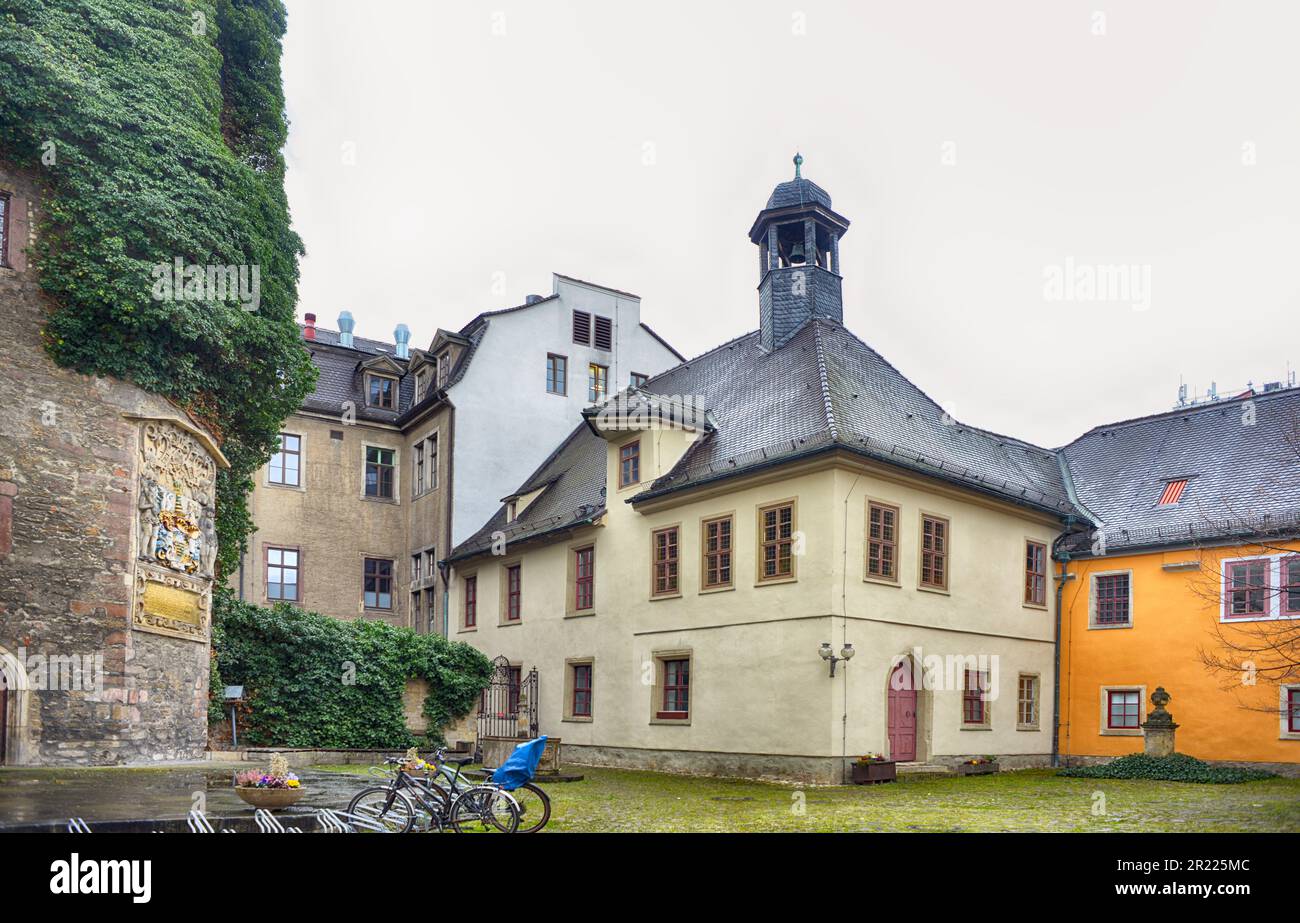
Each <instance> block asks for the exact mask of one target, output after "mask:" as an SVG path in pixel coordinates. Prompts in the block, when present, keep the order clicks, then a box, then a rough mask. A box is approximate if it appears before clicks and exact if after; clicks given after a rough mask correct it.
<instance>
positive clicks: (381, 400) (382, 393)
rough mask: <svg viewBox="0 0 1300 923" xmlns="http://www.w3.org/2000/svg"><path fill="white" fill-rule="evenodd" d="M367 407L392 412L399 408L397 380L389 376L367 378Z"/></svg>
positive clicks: (370, 376)
mask: <svg viewBox="0 0 1300 923" xmlns="http://www.w3.org/2000/svg"><path fill="white" fill-rule="evenodd" d="M366 406H367V407H378V408H379V409H380V410H392V409H393V408H394V407H396V406H397V379H396V378H390V377H388V376H387V375H374V374H370V375H367V376H366Z"/></svg>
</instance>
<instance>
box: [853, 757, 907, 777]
mask: <svg viewBox="0 0 1300 923" xmlns="http://www.w3.org/2000/svg"><path fill="white" fill-rule="evenodd" d="M852 771H853V777H852V778H853V784H854V785H874V784H875V783H877V782H895V781H897V780H898V773H897V771H896V769H895V763H894V761H893V760H887V759H885V758H884V757H883V756H882V755H881V754H879V753H864V754H863V755H862V756H860V757H858V758H857V759H856V760H854V761H853V764H852Z"/></svg>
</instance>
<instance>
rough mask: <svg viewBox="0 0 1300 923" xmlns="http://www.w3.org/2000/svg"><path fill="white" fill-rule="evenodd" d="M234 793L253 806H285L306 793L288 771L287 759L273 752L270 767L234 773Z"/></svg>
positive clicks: (294, 776)
mask: <svg viewBox="0 0 1300 923" xmlns="http://www.w3.org/2000/svg"><path fill="white" fill-rule="evenodd" d="M235 794H236V795H238V796H239V797H240V798H242V799H243V800H244V801H246V802H248V803H249V804H251V805H252V806H253V807H255V808H287V807H289V805H291V804H294V803H295V802H296V801H297V800H298V799H299V798H301V797H302V796H303V795H304V794H306V789H304V788H303V787H302V783H301V782H300V781H298V777H297V776H296V775H294V774H293V773H291V772H290V771H289V761H288V760H286V759H285V758H284V757H283V756H281V755H280V754H279V753H275V754H272V755H271V768H270V769H268V770H265V771H263V770H261V769H249V770H246V771H245V772H240V773H236V774H235Z"/></svg>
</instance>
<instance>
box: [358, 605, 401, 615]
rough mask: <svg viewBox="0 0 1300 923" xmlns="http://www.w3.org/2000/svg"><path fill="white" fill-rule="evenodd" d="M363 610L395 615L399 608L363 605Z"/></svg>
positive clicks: (376, 613) (377, 613)
mask: <svg viewBox="0 0 1300 923" xmlns="http://www.w3.org/2000/svg"><path fill="white" fill-rule="evenodd" d="M361 611H362V612H373V613H374V614H375V615H395V614H396V613H397V610H396V609H394V608H393V607H392V606H389V607H388V608H387V609H385V608H383V607H382V606H362V607H361Z"/></svg>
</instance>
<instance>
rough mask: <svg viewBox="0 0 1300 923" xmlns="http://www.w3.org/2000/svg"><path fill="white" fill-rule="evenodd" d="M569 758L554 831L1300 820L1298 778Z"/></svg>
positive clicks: (1138, 825)
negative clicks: (804, 768) (672, 766)
mask: <svg viewBox="0 0 1300 923" xmlns="http://www.w3.org/2000/svg"><path fill="white" fill-rule="evenodd" d="M315 768H316V769H317V770H322V769H324V770H330V771H338V772H347V773H357V772H364V771H365V770H364V768H362V767H357V766H336V767H325V766H317V767H315ZM570 768H571V769H572V770H574V771H576V772H581V773H583V774H584V775H585V777H586V778H585V779H584V780H583V781H581V782H567V783H552V784H549V785H547V786H546V790H547V793H548V794H549V795H550V796H551V802H552V806H553V808H552V815H551V823H550V825H549V826H548V827H547V830H548V831H553V832H606V831H609V832H722V831H740V832H761V831H770V832H794V831H846V832H904V833H906V832H952V833H956V832H988V831H1008V832H1015V831H1043V832H1141V831H1152V832H1167V831H1183V832H1238V831H1271V832H1292V833H1294V832H1300V779H1270V780H1267V781H1263V782H1248V783H1245V784H1241V785H1193V784H1187V783H1178V782H1140V781H1109V780H1097V779H1063V778H1060V777H1058V776H1056V775H1054V774H1053V773H1052V772H1051V771H1049V770H1025V771H1021V772H1003V773H999V774H997V775H989V776H974V777H969V778H960V777H956V776H945V775H915V776H905V777H903V778H902V780H901V781H899V782H896V783H892V784H885V785H870V786H867V785H862V786H859V785H847V786H822V787H800V786H795V785H775V784H770V783H765V782H746V781H740V780H733V779H700V778H691V777H686V776H674V775H667V774H664V773H656V772H632V771H627V770H615V769H589V768H586V767H570ZM1103 798H1104V803H1103ZM1094 811H1096V812H1097V813H1095V814H1094Z"/></svg>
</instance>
